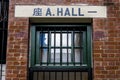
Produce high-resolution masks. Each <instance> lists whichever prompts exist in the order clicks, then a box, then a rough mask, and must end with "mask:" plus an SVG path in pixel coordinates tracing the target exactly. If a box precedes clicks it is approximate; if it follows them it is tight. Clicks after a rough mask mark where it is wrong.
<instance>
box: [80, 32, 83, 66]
mask: <svg viewBox="0 0 120 80" xmlns="http://www.w3.org/2000/svg"><path fill="white" fill-rule="evenodd" d="M79 35H80V36H79V37H80V39H79V40H80V65H82V59H83V48H82V47H83V46H82V43H83V33H81V32H79Z"/></svg>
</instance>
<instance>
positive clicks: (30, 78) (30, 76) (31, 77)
mask: <svg viewBox="0 0 120 80" xmlns="http://www.w3.org/2000/svg"><path fill="white" fill-rule="evenodd" d="M29 80H33V71H32V70H29Z"/></svg>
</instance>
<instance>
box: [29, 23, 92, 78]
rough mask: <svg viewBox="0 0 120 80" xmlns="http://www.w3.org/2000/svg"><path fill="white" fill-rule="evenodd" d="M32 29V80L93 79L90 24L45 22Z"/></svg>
mask: <svg viewBox="0 0 120 80" xmlns="http://www.w3.org/2000/svg"><path fill="white" fill-rule="evenodd" d="M30 30H31V34H30V38H31V40H30V46H31V48H30V50H31V55H30V56H31V59H30V63H31V66H30V69H29V70H30V71H29V73H30V74H29V75H30V77H29V78H30V80H92V71H91V70H92V68H91V63H92V62H91V27H90V26H89V25H79V24H71V25H70V24H63V25H62V24H57V25H56V24H55V25H53V24H50V25H44V24H43V25H36V26H32V27H31V29H30Z"/></svg>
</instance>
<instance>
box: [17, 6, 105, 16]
mask: <svg viewBox="0 0 120 80" xmlns="http://www.w3.org/2000/svg"><path fill="white" fill-rule="evenodd" d="M15 17H64V18H65V17H67V18H68V17H70V18H72V17H74V18H106V17H107V9H106V7H105V6H36V5H16V6H15Z"/></svg>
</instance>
